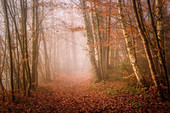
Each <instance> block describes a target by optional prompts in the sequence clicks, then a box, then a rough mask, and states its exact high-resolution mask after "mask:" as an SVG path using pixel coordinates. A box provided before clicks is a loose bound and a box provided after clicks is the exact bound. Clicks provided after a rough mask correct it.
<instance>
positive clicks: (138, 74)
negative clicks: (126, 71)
mask: <svg viewBox="0 0 170 113" xmlns="http://www.w3.org/2000/svg"><path fill="white" fill-rule="evenodd" d="M117 2H118V4H119V14H120V19H121V25H122V28H123V35H124V37H125V42H126V46H127V51H128V55H129V59H130V63H131V64H132V67H133V71H134V73H135V75H136V78H137V80H138V82H139V84H140V85H141V86H146V84H145V80H144V78H143V76H142V74H141V72H140V70H139V66H138V64H137V58H136V55H135V49H134V47H133V44H132V42H131V37H130V36H129V33H128V32H127V30H126V29H127V27H126V23H125V22H126V20H125V15H124V14H123V8H122V0H118V1H117Z"/></svg>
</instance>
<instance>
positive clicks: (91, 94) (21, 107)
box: [0, 76, 170, 113]
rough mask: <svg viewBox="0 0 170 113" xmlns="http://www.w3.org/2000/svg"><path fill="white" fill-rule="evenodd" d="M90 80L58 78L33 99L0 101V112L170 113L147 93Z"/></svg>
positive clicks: (33, 93)
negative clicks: (16, 101)
mask: <svg viewBox="0 0 170 113" xmlns="http://www.w3.org/2000/svg"><path fill="white" fill-rule="evenodd" d="M90 81H91V80H90V77H87V76H84V77H82V76H81V77H78V76H76V77H75V76H74V77H71V76H69V77H59V78H57V79H56V80H55V81H52V82H50V83H46V84H41V85H40V86H39V88H38V89H37V91H36V92H32V97H20V102H19V103H12V102H5V103H2V100H0V112H33V113H35V112H41V113H49V112H54V113H55V112H59V113H76V112H89V113H91V112H106V113H119V112H137V113H140V112H146V113H166V112H167V113H168V111H170V104H169V101H165V102H159V101H158V100H157V99H155V97H152V95H151V94H148V93H147V92H142V91H140V90H139V89H134V88H131V87H129V86H127V85H126V84H125V83H123V82H120V81H117V82H107V83H102V82H101V83H92V82H90Z"/></svg>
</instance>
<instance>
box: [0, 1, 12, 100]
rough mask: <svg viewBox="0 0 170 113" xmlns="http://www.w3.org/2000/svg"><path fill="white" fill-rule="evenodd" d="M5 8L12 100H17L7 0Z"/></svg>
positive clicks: (3, 3) (4, 4) (3, 4)
mask: <svg viewBox="0 0 170 113" xmlns="http://www.w3.org/2000/svg"><path fill="white" fill-rule="evenodd" d="M1 3H2V6H3V10H4V15H5V16H4V19H5V32H6V38H7V42H8V52H9V59H10V76H11V77H10V80H11V81H10V83H11V91H12V101H14V100H15V96H14V82H13V77H14V73H13V55H12V44H11V35H10V26H9V18H8V11H7V1H6V0H1Z"/></svg>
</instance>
